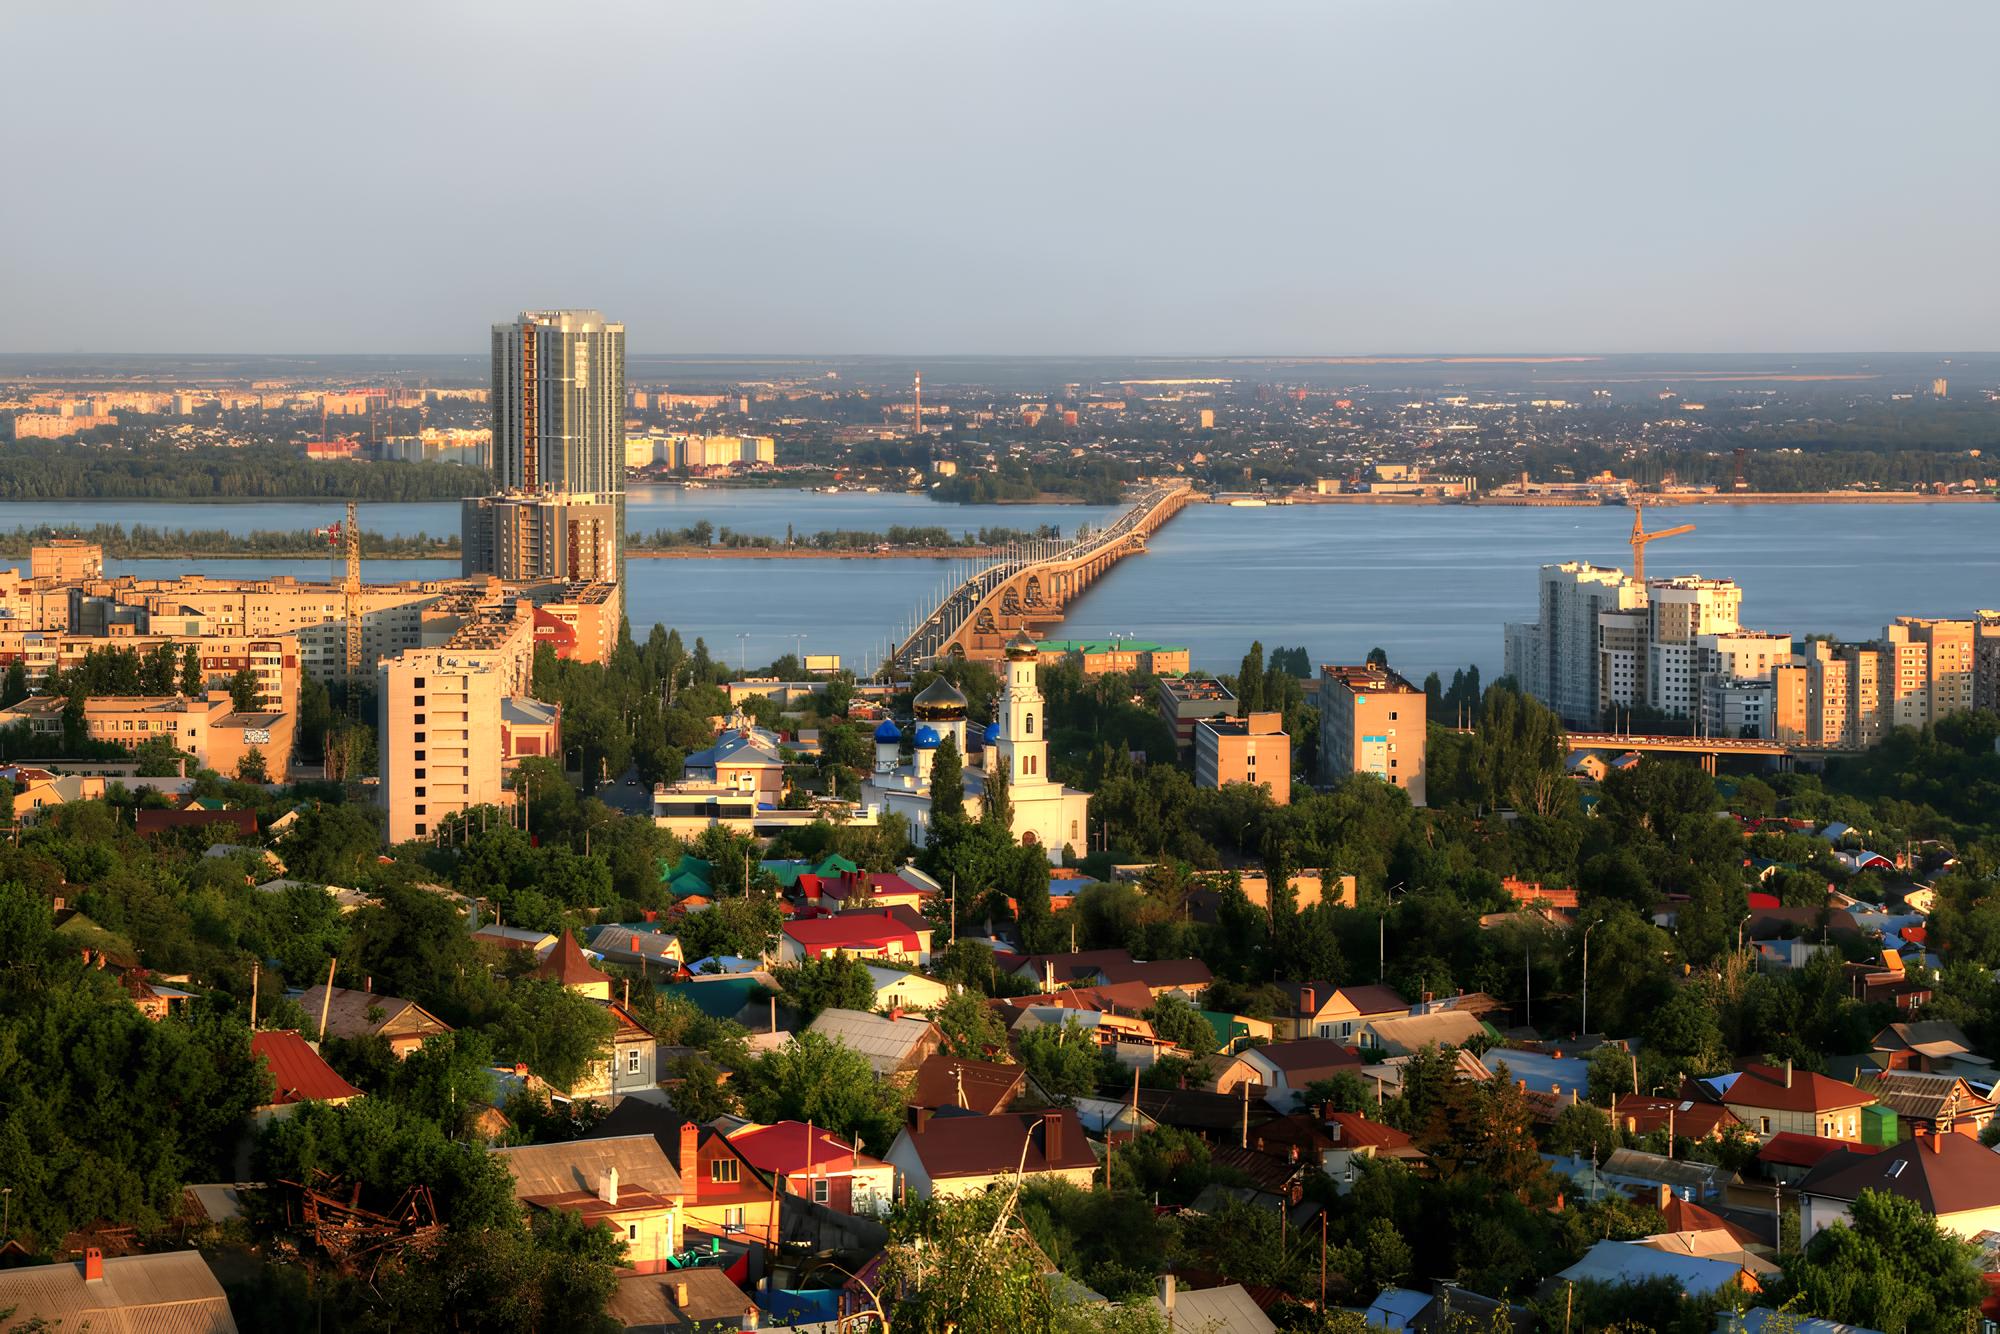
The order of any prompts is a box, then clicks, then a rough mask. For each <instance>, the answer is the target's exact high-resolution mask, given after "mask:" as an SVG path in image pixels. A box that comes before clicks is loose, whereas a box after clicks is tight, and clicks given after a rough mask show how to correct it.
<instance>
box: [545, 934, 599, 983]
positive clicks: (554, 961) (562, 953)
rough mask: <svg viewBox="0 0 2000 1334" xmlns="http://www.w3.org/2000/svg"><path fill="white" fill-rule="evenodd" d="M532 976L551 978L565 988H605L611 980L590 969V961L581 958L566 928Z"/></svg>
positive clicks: (594, 969) (592, 968) (574, 938)
mask: <svg viewBox="0 0 2000 1334" xmlns="http://www.w3.org/2000/svg"><path fill="white" fill-rule="evenodd" d="M534 975H535V976H536V977H542V978H551V979H553V980H555V981H557V982H559V983H561V984H562V985H563V986H566V987H587V986H593V985H596V984H598V983H602V984H604V985H605V986H607V987H608V986H610V985H611V978H610V977H609V976H608V975H606V974H604V973H601V972H599V971H598V970H597V969H596V968H594V967H592V966H591V963H590V960H588V959H586V958H584V957H583V951H582V950H580V949H578V948H577V944H576V937H575V936H573V935H571V934H570V933H569V928H568V927H564V928H563V933H562V936H561V938H560V939H558V940H557V941H556V947H555V948H554V949H552V950H550V951H549V954H548V957H547V958H545V959H543V960H542V961H541V962H540V963H538V964H536V965H535V972H534Z"/></svg>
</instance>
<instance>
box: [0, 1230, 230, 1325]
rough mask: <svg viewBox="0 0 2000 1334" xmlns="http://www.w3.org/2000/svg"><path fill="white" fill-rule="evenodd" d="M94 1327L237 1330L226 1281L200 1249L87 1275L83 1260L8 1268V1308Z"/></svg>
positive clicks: (1, 1292) (121, 1259) (3, 1301)
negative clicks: (90, 1278) (219, 1277)
mask: <svg viewBox="0 0 2000 1334" xmlns="http://www.w3.org/2000/svg"><path fill="white" fill-rule="evenodd" d="M9 1308H12V1309H11V1311H10V1312H9V1314H10V1316H11V1318H12V1319H13V1320H15V1321H22V1322H25V1321H28V1320H34V1319H41V1320H48V1321H52V1322H54V1321H60V1322H61V1327H62V1328H63V1329H83V1328H86V1327H87V1328H89V1329H90V1330H92V1331H93V1334H236V1318H235V1317H234V1316H233V1315H231V1314H230V1312H229V1301H228V1299H227V1298H226V1297H224V1296H223V1293H222V1285H221V1284H220V1283H218V1282H216V1281H215V1275H214V1274H213V1273H211V1272H210V1271H209V1268H208V1263H207V1262H206V1261H204V1260H203V1259H202V1258H201V1253H200V1252H199V1251H168V1252H165V1253H163V1254H157V1255H125V1256H117V1257H112V1258H108V1259H106V1260H105V1261H104V1277H103V1278H101V1279H97V1280H95V1281H86V1280H85V1279H84V1277H83V1266H82V1265H81V1264H78V1263H69V1264H55V1265H32V1266H29V1267H27V1268H25V1269H8V1270H0V1311H7V1310H9Z"/></svg>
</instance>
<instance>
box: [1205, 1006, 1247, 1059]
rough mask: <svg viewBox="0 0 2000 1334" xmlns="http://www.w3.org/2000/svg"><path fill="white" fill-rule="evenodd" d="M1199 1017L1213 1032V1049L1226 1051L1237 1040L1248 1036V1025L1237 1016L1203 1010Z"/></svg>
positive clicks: (1219, 1011) (1218, 1011) (1220, 1011)
mask: <svg viewBox="0 0 2000 1334" xmlns="http://www.w3.org/2000/svg"><path fill="white" fill-rule="evenodd" d="M1201 1017H1202V1018H1204V1019H1206V1020H1208V1026H1209V1027H1210V1028H1212V1029H1214V1030H1215V1049H1216V1050H1217V1051H1218V1052H1224V1051H1228V1050H1229V1049H1230V1048H1231V1047H1232V1046H1234V1045H1235V1043H1236V1040H1237V1039H1238V1038H1247V1037H1249V1036H1250V1025H1248V1024H1246V1023H1244V1022H1243V1021H1242V1020H1241V1019H1240V1018H1238V1017H1237V1016H1235V1015H1233V1014H1230V1013H1228V1012H1226V1011H1223V1010H1203V1011H1201Z"/></svg>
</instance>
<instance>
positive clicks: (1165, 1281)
mask: <svg viewBox="0 0 2000 1334" xmlns="http://www.w3.org/2000/svg"><path fill="white" fill-rule="evenodd" d="M1148 1301H1149V1302H1150V1304H1151V1305H1152V1307H1153V1309H1154V1310H1155V1311H1157V1312H1158V1313H1159V1315H1160V1318H1161V1319H1162V1320H1163V1321H1164V1322H1165V1323H1166V1327H1167V1329H1168V1330H1170V1331H1188V1332H1189V1334H1192V1332H1193V1331H1200V1334H1277V1329H1278V1327H1277V1326H1276V1325H1274V1324H1272V1323H1271V1317H1269V1316H1267V1315H1265V1314H1264V1308H1263V1307H1261V1306H1259V1305H1257V1301H1256V1299H1255V1298H1254V1297H1252V1296H1251V1295H1250V1292H1249V1290H1248V1289H1246V1288H1245V1287H1244V1286H1243V1285H1242V1284H1241V1283H1228V1284H1224V1285H1223V1286H1221V1287H1218V1288H1182V1287H1181V1286H1180V1285H1179V1283H1177V1282H1176V1281H1175V1279H1174V1276H1173V1275H1172V1274H1164V1275H1162V1276H1161V1277H1160V1283H1159V1293H1158V1295H1157V1296H1154V1297H1152V1298H1149V1299H1148Z"/></svg>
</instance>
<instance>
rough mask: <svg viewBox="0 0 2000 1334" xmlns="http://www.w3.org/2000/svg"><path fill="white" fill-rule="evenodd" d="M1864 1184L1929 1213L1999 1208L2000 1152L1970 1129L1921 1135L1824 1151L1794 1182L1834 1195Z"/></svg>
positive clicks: (1853, 1192)
mask: <svg viewBox="0 0 2000 1334" xmlns="http://www.w3.org/2000/svg"><path fill="white" fill-rule="evenodd" d="M1850 1147H1851V1146H1850ZM1864 1190H1880V1191H1886V1192H1888V1193H1889V1194H1891V1195H1900V1196H1902V1197H1903V1198H1904V1199H1907V1200H1915V1201H1916V1202H1917V1203H1918V1204H1920V1205H1922V1206H1923V1208H1924V1212H1926V1213H1929V1214H1960V1213H1966V1212H1969V1211H1971V1210H1974V1209H1994V1208H2000V1153H1995V1152H1993V1150H1991V1149H1989V1148H1987V1147H1986V1146H1985V1145H1983V1144H1981V1143H1980V1142H1979V1141H1978V1140H1976V1139H1973V1138H1972V1137H1971V1136H1969V1135H1956V1134H1951V1135H1924V1136H1921V1137H1919V1138H1917V1139H1912V1140H1905V1141H1904V1142H1903V1143H1901V1144H1898V1145H1897V1146H1896V1147H1895V1148H1893V1149H1884V1150H1882V1152H1880V1153H1876V1154H1858V1153H1852V1152H1843V1153H1834V1154H1828V1155H1827V1156H1826V1158H1825V1159H1824V1160H1822V1161H1821V1162H1820V1164H1819V1166H1817V1167H1815V1168H1813V1170H1812V1171H1810V1172H1808V1173H1806V1176H1805V1179H1804V1180H1803V1181H1801V1182H1799V1192H1800V1193H1801V1194H1804V1195H1820V1196H1825V1197H1827V1198H1829V1199H1835V1200H1852V1199H1854V1198H1855V1197H1856V1196H1858V1195H1860V1194H1861V1192H1862V1191H1864Z"/></svg>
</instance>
